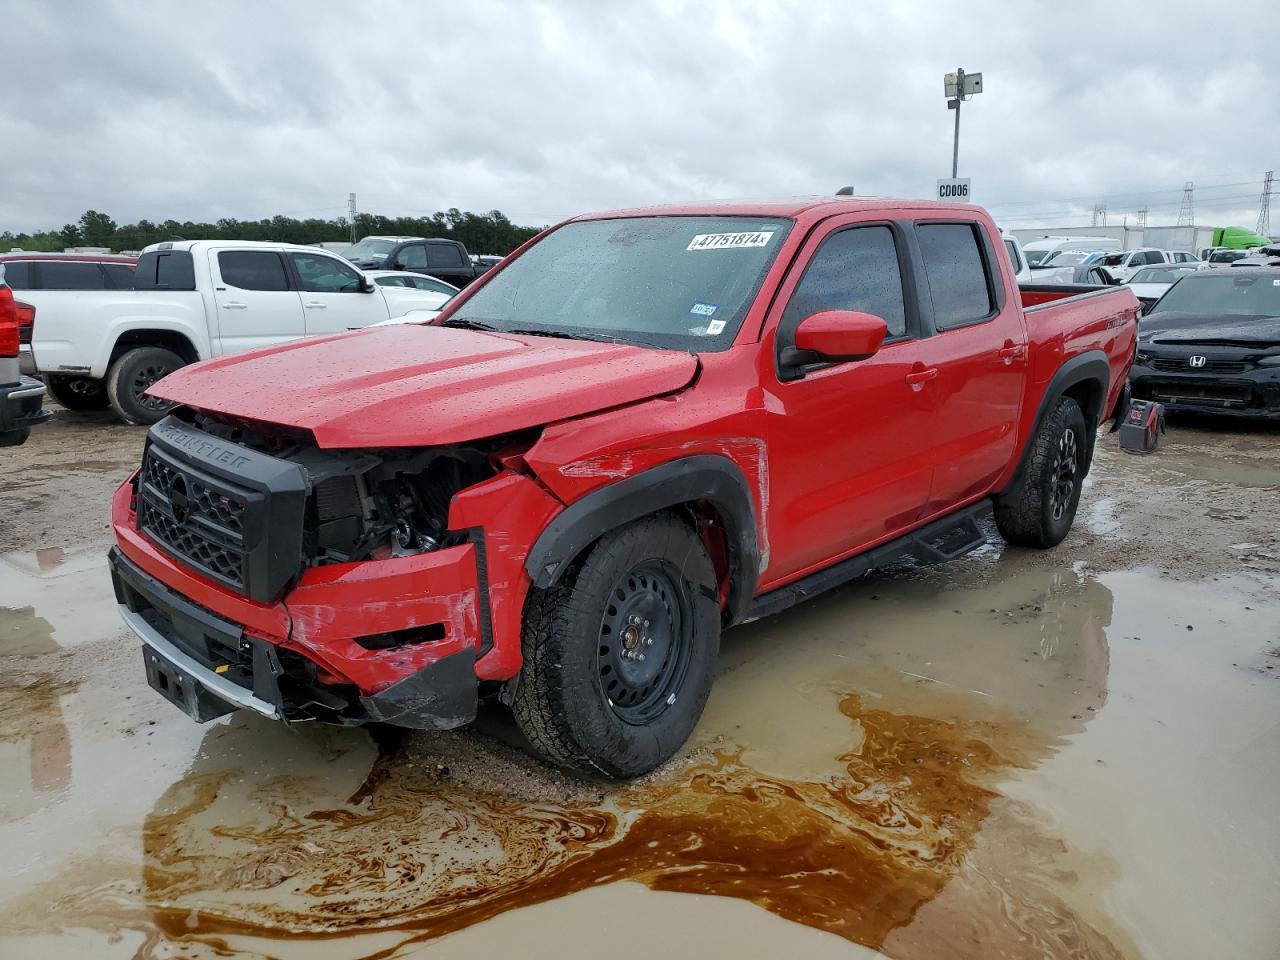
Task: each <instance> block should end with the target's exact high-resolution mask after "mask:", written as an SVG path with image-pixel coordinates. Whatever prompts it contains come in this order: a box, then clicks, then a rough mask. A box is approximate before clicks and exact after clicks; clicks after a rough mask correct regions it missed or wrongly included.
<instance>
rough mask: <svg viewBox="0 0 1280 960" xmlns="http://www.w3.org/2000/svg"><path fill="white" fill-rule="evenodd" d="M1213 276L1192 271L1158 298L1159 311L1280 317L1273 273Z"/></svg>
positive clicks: (1277, 286) (1279, 286)
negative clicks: (1265, 274)
mask: <svg viewBox="0 0 1280 960" xmlns="http://www.w3.org/2000/svg"><path fill="white" fill-rule="evenodd" d="M1248 273H1249V275H1248V276H1236V275H1231V276H1221V277H1210V276H1204V275H1203V274H1198V273H1197V274H1192V275H1191V276H1188V277H1184V278H1183V279H1182V280H1180V281H1178V282H1177V283H1176V284H1174V285H1173V286H1172V287H1170V288H1169V291H1168V292H1167V293H1166V294H1165V295H1164V296H1163V297H1161V298H1160V299H1159V301H1157V302H1156V305H1155V306H1154V307H1152V308H1151V311H1150V312H1149V313H1148V314H1147V316H1149V317H1150V316H1154V315H1155V314H1157V313H1171V312H1178V313H1204V314H1210V315H1214V316H1230V317H1280V279H1276V278H1275V277H1274V276H1272V275H1267V276H1262V277H1258V276H1253V275H1252V271H1248Z"/></svg>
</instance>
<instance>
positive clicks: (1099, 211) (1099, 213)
mask: <svg viewBox="0 0 1280 960" xmlns="http://www.w3.org/2000/svg"><path fill="white" fill-rule="evenodd" d="M1099 220H1101V221H1102V226H1104V227H1105V226H1106V225H1107V205H1106V204H1105V203H1097V204H1094V207H1093V224H1092V225H1093V226H1095V227H1096V226H1098V221H1099Z"/></svg>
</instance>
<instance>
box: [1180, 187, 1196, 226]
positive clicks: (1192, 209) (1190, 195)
mask: <svg viewBox="0 0 1280 960" xmlns="http://www.w3.org/2000/svg"><path fill="white" fill-rule="evenodd" d="M1195 222H1196V185H1195V183H1193V182H1192V181H1190V180H1188V181H1187V183H1186V185H1185V186H1184V187H1183V188H1182V206H1181V207H1179V208H1178V226H1180V227H1190V226H1194V225H1195Z"/></svg>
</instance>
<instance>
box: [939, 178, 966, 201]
mask: <svg viewBox="0 0 1280 960" xmlns="http://www.w3.org/2000/svg"><path fill="white" fill-rule="evenodd" d="M938 199H939V200H951V201H953V202H958V203H968V202H969V179H968V177H966V178H964V179H963V180H939V181H938Z"/></svg>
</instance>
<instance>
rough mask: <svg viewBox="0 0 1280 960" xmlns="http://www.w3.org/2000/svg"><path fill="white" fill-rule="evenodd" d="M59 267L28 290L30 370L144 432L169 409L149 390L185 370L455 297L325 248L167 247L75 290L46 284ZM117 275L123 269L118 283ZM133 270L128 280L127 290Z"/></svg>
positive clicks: (70, 401) (42, 273)
mask: <svg viewBox="0 0 1280 960" xmlns="http://www.w3.org/2000/svg"><path fill="white" fill-rule="evenodd" d="M117 259H118V258H117ZM53 262H54V261H52V260H44V259H41V260H38V261H30V263H31V264H33V266H30V267H29V272H28V276H27V280H28V281H29V282H30V283H31V284H33V285H32V286H29V288H28V289H25V290H24V291H23V293H22V296H23V301H24V303H25V305H26V308H27V310H28V312H29V317H28V320H27V322H26V324H25V325H24V333H23V338H24V339H27V340H29V343H28V344H27V345H26V346H27V348H28V350H29V357H28V361H27V364H28V366H29V367H30V369H31V370H32V371H39V373H40V374H41V375H42V376H43V377H44V379H45V382H46V384H47V385H48V389H49V392H50V394H52V395H53V397H54V398H55V399H56V400H58V402H59V403H62V404H63V405H64V406H66V407H68V408H70V409H73V410H89V409H104V408H106V407H107V406H108V405H110V406H111V407H113V408H114V409H115V411H116V412H117V413H118V414H119V415H120V416H121V417H122V418H123V419H124V420H126V421H127V422H129V423H140V424H148V423H154V422H156V421H157V420H159V419H160V418H161V417H162V416H164V414H165V412H166V411H167V410H168V408H169V404H167V403H166V402H164V401H162V400H159V399H158V398H156V397H154V396H150V395H148V394H147V390H148V388H149V387H150V386H151V385H152V384H153V383H155V382H156V381H157V380H159V379H160V378H162V377H164V376H166V375H167V374H169V373H172V372H173V371H174V370H177V369H178V368H179V367H182V366H184V365H185V364H188V363H192V362H194V361H196V360H206V359H209V358H211V357H221V356H226V355H228V354H232V353H239V352H241V351H244V350H250V349H254V348H256V347H263V346H269V345H271V344H275V343H281V342H284V341H286V340H292V339H297V338H300V337H314V336H323V335H327V334H334V333H342V332H345V331H348V330H355V329H359V328H362V327H367V326H371V325H373V324H375V323H378V322H379V321H383V320H387V319H388V318H392V317H399V316H402V315H404V314H407V313H411V312H413V311H429V312H430V313H432V314H434V311H436V310H438V309H439V308H440V307H441V306H442V305H443V304H444V303H445V302H446V301H447V300H448V299H449V298H450V297H451V296H453V295H454V294H455V293H456V292H457V291H456V290H455V289H454V288H453V287H451V286H449V285H447V284H442V283H441V282H440V281H439V280H437V279H435V278H433V277H429V276H425V275H422V276H419V275H417V274H410V273H408V272H404V273H402V272H399V271H396V272H395V273H394V274H393V276H391V277H384V276H378V277H376V278H373V279H371V278H370V277H369V276H368V275H366V274H364V273H363V272H361V271H360V270H358V269H356V268H355V267H353V266H352V265H351V264H350V263H348V262H347V261H346V260H344V259H343V258H341V257H339V256H337V255H336V254H332V253H329V252H327V251H325V250H322V249H320V248H318V247H312V246H297V245H291V244H278V243H254V242H237V241H226V240H194V241H178V242H173V243H160V244H156V245H154V246H151V247H148V248H147V249H146V250H144V251H143V253H142V255H141V256H140V257H139V258H138V260H137V262H136V264H133V263H129V264H123V263H121V264H116V263H115V262H114V261H113V262H106V261H104V262H102V263H94V262H81V263H78V264H77V266H78V267H80V268H81V272H82V273H83V274H84V279H83V281H82V282H83V284H84V285H83V286H79V287H75V286H71V284H70V282H69V281H67V282H64V283H63V284H62V285H55V286H52V287H48V286H45V285H44V283H43V278H45V277H47V276H48V275H49V274H50V267H49V264H51V263H53ZM116 266H119V268H120V271H122V272H119V273H117V274H116V276H115V277H114V278H113V277H112V275H111V272H110V271H111V270H112V269H114V268H115V267H116ZM88 270H100V271H101V276H102V277H103V278H104V282H100V283H96V285H90V283H91V280H92V278H91V277H89V276H88V273H87V271H88ZM125 271H132V282H131V283H128V284H126V283H125ZM56 275H58V276H61V274H56Z"/></svg>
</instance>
